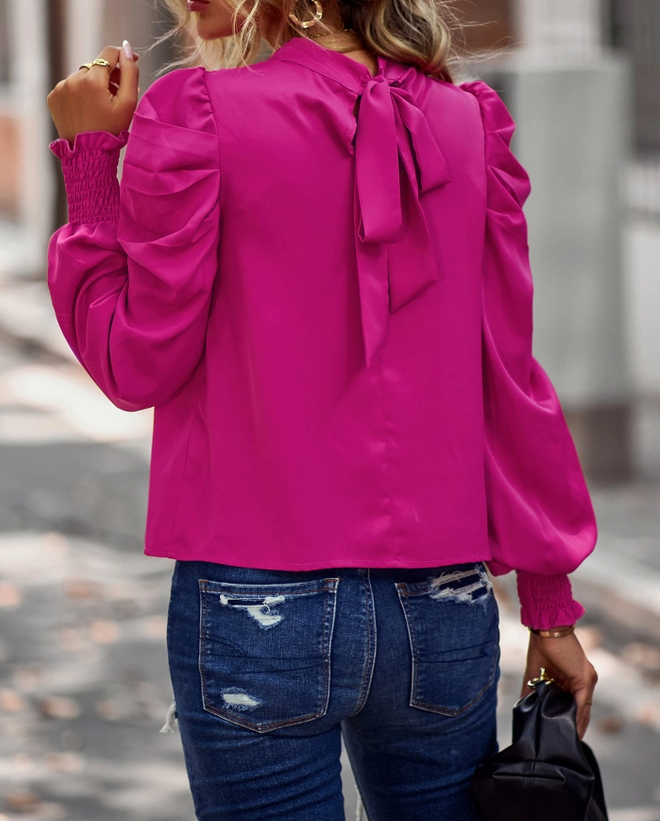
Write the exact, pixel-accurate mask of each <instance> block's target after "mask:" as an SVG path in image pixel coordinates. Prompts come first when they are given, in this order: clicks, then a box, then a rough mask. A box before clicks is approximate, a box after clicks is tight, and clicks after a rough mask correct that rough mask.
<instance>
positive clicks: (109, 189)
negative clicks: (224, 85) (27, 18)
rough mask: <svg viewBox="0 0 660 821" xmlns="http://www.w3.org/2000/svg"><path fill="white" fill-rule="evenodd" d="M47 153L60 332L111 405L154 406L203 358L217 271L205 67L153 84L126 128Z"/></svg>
mask: <svg viewBox="0 0 660 821" xmlns="http://www.w3.org/2000/svg"><path fill="white" fill-rule="evenodd" d="M124 146H126V153H125V156H124V164H123V169H122V176H121V183H119V181H118V180H117V166H118V161H119V155H120V151H121V149H122V148H123V147H124ZM50 148H51V150H52V151H53V153H54V154H55V155H56V156H57V157H58V158H59V159H60V161H61V164H62V170H63V174H64V180H65V186H66V191H67V199H68V203H69V222H68V223H67V224H65V225H63V226H61V227H60V228H58V229H57V231H56V232H55V233H54V234H53V235H52V237H51V238H50V241H49V244H48V286H49V290H50V294H51V300H52V303H53V307H54V310H55V314H56V317H57V320H58V323H59V325H60V328H61V330H62V332H63V334H64V336H65V338H66V340H67V342H68V344H69V346H70V347H71V349H72V351H73V352H74V354H75V355H76V357H77V359H78V360H79V362H80V363H81V365H82V366H83V367H84V368H85V370H86V371H87V372H88V373H89V375H90V376H91V377H92V379H93V380H94V381H95V382H96V384H97V385H98V386H99V388H100V389H101V390H102V391H103V393H105V395H106V396H107V397H108V398H109V399H110V400H111V401H112V402H113V403H114V404H115V405H117V407H119V408H122V409H123V410H127V411H135V410H141V409H144V408H148V407H152V406H155V405H158V404H161V403H164V402H166V401H168V400H169V399H170V398H171V397H172V396H173V395H174V394H175V393H176V392H177V391H178V390H179V389H180V388H181V387H182V386H183V385H184V384H185V383H186V382H187V381H188V380H189V379H190V377H191V376H192V374H193V372H194V370H195V368H196V366H197V365H198V364H199V361H200V359H201V357H202V355H203V350H204V343H205V336H206V324H207V320H208V313H209V309H210V301H211V291H212V287H213V283H214V280H215V278H216V274H217V245H218V235H219V214H218V198H219V197H218V195H219V177H220V169H219V158H218V139H217V132H216V124H215V119H214V116H213V111H212V107H211V102H210V99H209V96H208V91H207V89H206V81H205V70H204V68H203V67H195V68H186V69H180V70H177V71H173V72H171V73H170V74H167V75H165V76H163V77H161V78H159V79H158V80H157V81H156V82H155V83H153V84H152V85H151V86H150V88H149V89H148V90H147V91H146V92H145V94H144V95H143V96H142V98H141V100H140V102H139V104H138V107H137V109H136V111H135V115H134V118H133V122H132V125H131V130H130V132H129V131H124V132H122V133H121V134H120V135H119V136H114V135H112V134H110V133H108V132H103V131H91V132H84V133H81V134H78V135H77V136H76V138H75V140H74V141H73V145H70V144H69V142H68V140H65V139H59V140H55V141H54V142H53V143H51V145H50Z"/></svg>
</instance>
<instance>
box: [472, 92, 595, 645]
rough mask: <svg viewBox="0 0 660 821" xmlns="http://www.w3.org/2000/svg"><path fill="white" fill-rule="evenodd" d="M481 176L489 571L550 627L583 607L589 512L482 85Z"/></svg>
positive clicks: (498, 123)
mask: <svg viewBox="0 0 660 821" xmlns="http://www.w3.org/2000/svg"><path fill="white" fill-rule="evenodd" d="M461 87H462V88H463V89H464V90H465V91H468V92H469V93H471V94H473V95H474V96H475V97H476V99H477V101H478V103H479V107H480V111H481V116H482V121H483V126H484V135H485V161H486V174H487V192H488V193H487V197H488V199H487V220H486V236H485V246H484V260H483V280H482V299H483V312H482V345H483V389H484V411H485V425H486V465H485V471H486V484H487V497H488V517H489V537H490V546H491V553H492V556H493V559H492V560H491V561H489V562H488V565H489V569H490V570H491V572H492V573H493V575H496V576H497V575H502V574H505V573H507V572H510V571H511V570H515V571H516V581H517V590H518V595H519V599H520V604H521V621H522V623H523V624H525V625H527V626H530V627H537V628H542V629H549V628H551V627H556V626H559V625H565V624H573V623H574V622H575V621H576V620H577V619H579V618H580V617H581V616H582V615H584V613H585V612H586V611H585V608H584V607H583V606H582V605H581V604H580V603H579V602H577V601H575V600H574V598H573V596H572V590H571V584H570V580H569V578H568V575H567V574H569V573H571V572H572V571H573V570H575V569H576V568H577V567H578V566H579V565H580V564H581V563H582V561H583V560H584V559H585V558H586V557H587V556H588V555H589V554H590V553H591V552H592V550H593V549H594V547H595V544H596V539H597V526H596V519H595V515H594V510H593V506H592V502H591V498H590V494H589V491H588V489H587V485H586V481H585V478H584V475H583V471H582V468H581V465H580V461H579V458H578V455H577V451H576V449H575V445H574V442H573V439H572V437H571V434H570V431H569V429H568V426H567V423H566V420H565V418H564V414H563V412H562V408H561V405H560V402H559V399H558V397H557V393H556V391H555V389H554V387H553V385H552V383H551V381H550V379H549V377H548V375H547V374H546V373H545V371H544V370H543V368H542V367H541V365H540V364H539V363H538V362H537V361H536V359H535V358H534V357H533V356H532V327H533V316H532V308H533V305H532V303H533V290H534V289H533V281H532V273H531V269H530V261H529V246H528V238H527V223H526V219H525V215H524V213H523V206H524V204H525V201H526V199H527V197H528V196H529V194H530V191H531V185H530V179H529V176H528V174H527V172H526V171H525V169H524V168H523V166H522V165H521V164H520V162H519V161H518V160H517V159H516V157H515V156H514V154H513V153H512V151H511V148H510V145H511V138H512V136H513V133H514V129H515V124H514V121H513V120H512V118H511V115H510V114H509V112H508V110H507V108H506V106H505V105H504V102H503V101H502V100H501V98H500V97H499V95H498V94H497V93H496V91H495V90H494V89H492V88H491V87H490V86H488V85H487V84H486V83H484V82H482V81H475V82H470V83H463V84H462V86H461Z"/></svg>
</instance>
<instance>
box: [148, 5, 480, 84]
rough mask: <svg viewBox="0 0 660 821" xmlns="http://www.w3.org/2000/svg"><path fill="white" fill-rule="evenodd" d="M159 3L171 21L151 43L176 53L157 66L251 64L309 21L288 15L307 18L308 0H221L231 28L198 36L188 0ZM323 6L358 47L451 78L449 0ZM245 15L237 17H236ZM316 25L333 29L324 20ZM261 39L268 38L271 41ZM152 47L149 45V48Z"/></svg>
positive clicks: (453, 17)
mask: <svg viewBox="0 0 660 821" xmlns="http://www.w3.org/2000/svg"><path fill="white" fill-rule="evenodd" d="M155 2H156V4H161V5H164V6H165V7H166V8H167V9H168V11H169V12H170V14H171V16H172V17H173V20H174V25H173V26H172V27H171V28H170V29H169V30H168V31H167V32H166V33H165V34H164V35H163V36H161V37H160V38H158V40H157V41H156V42H155V43H153V44H152V46H151V47H150V49H151V48H153V46H155V45H157V44H159V43H161V42H163V41H165V40H169V39H174V40H176V41H177V43H178V59H176V60H174V61H171V62H169V63H168V64H167V65H165V66H163V67H162V68H161V69H160V70H159V71H158V74H162V73H164V72H165V71H167V70H169V69H171V68H176V67H181V66H195V65H203V66H205V67H206V68H208V69H211V70H215V69H220V68H236V67H238V66H246V65H247V66H249V65H252V64H253V63H255V62H258V61H259V60H260V59H263V58H264V57H265V56H267V55H268V53H269V51H270V50H275V49H277V48H279V47H280V46H281V45H282V44H283V43H285V42H287V41H288V40H291V39H292V38H294V37H301V36H302V37H304V36H306V35H305V31H307V29H301V27H300V26H299V25H298V24H297V23H295V22H294V21H293V20H291V19H290V17H289V14H290V13H293V14H294V15H295V16H296V17H298V18H299V19H301V20H310V19H312V13H313V12H314V9H315V6H314V4H313V0H225V2H227V3H230V4H231V5H230V8H232V7H233V8H232V29H233V31H234V34H233V35H230V36H227V37H220V38H218V39H215V40H208V41H203V40H201V39H200V38H199V37H197V34H196V30H195V21H194V19H193V15H192V14H191V13H190V12H189V11H188V10H187V9H186V2H185V0H155ZM323 10H324V12H327V13H328V14H332V15H333V16H335V17H339V18H340V19H341V20H342V21H343V24H344V26H345V27H346V28H351V29H352V30H353V31H354V32H355V34H356V35H357V37H358V38H359V40H360V41H361V44H362V47H363V48H365V49H367V50H368V51H371V52H372V53H376V54H381V55H383V56H384V57H388V58H390V59H391V60H395V61H398V62H401V63H406V64H409V65H416V66H418V67H419V68H420V69H421V70H422V71H423V72H424V73H425V74H429V75H431V76H433V77H437V78H438V79H440V80H445V81H447V82H450V83H453V82H455V80H454V72H455V68H457V67H458V66H459V65H460V62H461V59H462V54H461V49H459V48H458V47H457V35H458V34H459V33H461V32H462V29H463V28H464V26H465V25H466V23H465V22H463V23H459V19H458V14H457V13H456V11H455V10H454V9H453V8H452V5H451V3H450V2H447V0H326V2H323ZM242 18H244V22H243V24H242V25H240V26H239V25H237V21H238V20H239V19H242ZM312 30H313V33H314V34H316V33H322V32H323V31H330V30H331V29H330V28H329V27H328V26H327V24H326V23H325V20H323V19H322V20H320V21H318V22H317V23H316V24H315V25H314V26H313V27H312ZM264 46H266V47H268V46H270V49H268V48H266V50H264ZM150 49H149V50H150Z"/></svg>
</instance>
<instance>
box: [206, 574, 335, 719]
mask: <svg viewBox="0 0 660 821" xmlns="http://www.w3.org/2000/svg"><path fill="white" fill-rule="evenodd" d="M338 584H339V579H338V578H326V579H316V580H313V581H308V582H297V583H290V584H258V585H255V584H235V583H229V582H218V581H209V580H208V579H200V580H199V593H200V608H201V610H200V639H199V670H200V675H201V683H202V701H203V705H204V709H205V710H206V711H207V712H210V713H214V714H215V715H217V716H220V717H221V718H224V719H226V720H227V721H230V722H232V723H234V724H238V725H240V726H242V727H247V728H248V729H250V730H255V731H256V732H259V733H263V732H267V731H269V730H274V729H276V728H278V727H287V726H289V725H292V724H301V723H303V722H305V721H311V720H312V719H315V718H320V717H321V716H323V715H325V713H326V712H327V709H328V702H329V699H330V666H331V665H330V654H331V649H332V633H333V628H334V620H335V612H336V602H337V586H338Z"/></svg>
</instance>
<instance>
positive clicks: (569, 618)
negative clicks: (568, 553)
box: [516, 570, 586, 630]
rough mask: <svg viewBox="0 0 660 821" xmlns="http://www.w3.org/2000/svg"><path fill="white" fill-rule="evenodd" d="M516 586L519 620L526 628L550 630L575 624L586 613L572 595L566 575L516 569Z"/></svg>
mask: <svg viewBox="0 0 660 821" xmlns="http://www.w3.org/2000/svg"><path fill="white" fill-rule="evenodd" d="M516 586H517V590H518V598H519V600H520V621H521V622H522V624H524V625H525V627H533V628H538V629H540V630H551V629H552V628H553V627H561V626H563V625H568V624H575V622H576V621H577V620H578V619H579V618H581V617H582V616H583V615H584V614H585V613H586V610H585V608H584V607H583V606H582V605H581V604H580V602H578V601H576V600H575V599H574V598H573V592H572V588H571V581H570V579H569V577H568V575H566V574H560V575H555V576H546V575H543V574H541V573H530V572H528V571H526V570H517V571H516Z"/></svg>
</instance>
